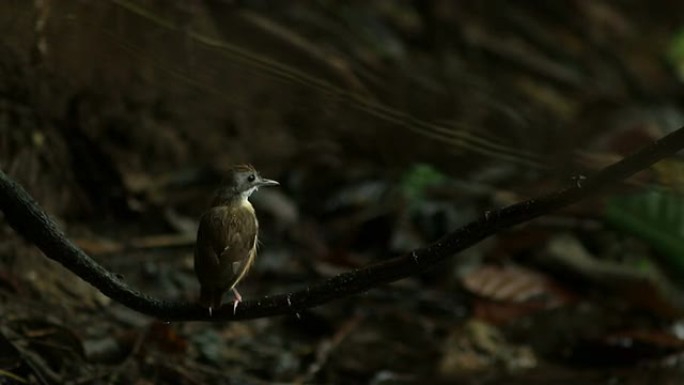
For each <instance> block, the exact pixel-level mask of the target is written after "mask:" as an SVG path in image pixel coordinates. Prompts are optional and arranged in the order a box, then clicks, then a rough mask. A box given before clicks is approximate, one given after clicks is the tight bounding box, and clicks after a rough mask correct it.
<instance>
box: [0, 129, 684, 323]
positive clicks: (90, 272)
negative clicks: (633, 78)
mask: <svg viewBox="0 0 684 385" xmlns="http://www.w3.org/2000/svg"><path fill="white" fill-rule="evenodd" d="M683 147H684V128H680V129H678V130H677V131H674V132H673V133H671V134H669V135H667V136H665V137H663V138H662V139H660V140H658V141H656V142H653V143H652V144H650V145H648V146H646V147H644V148H643V149H641V150H639V151H638V152H636V153H634V154H633V155H630V156H628V157H626V158H624V159H622V160H621V161H619V162H617V163H615V164H612V165H610V166H608V167H606V168H604V169H603V170H601V171H599V172H597V173H596V174H594V175H592V176H589V177H587V178H585V179H578V180H577V181H576V183H575V184H574V185H572V186H569V187H567V188H565V189H562V190H559V191H556V192H553V193H551V194H548V195H544V196H542V197H539V198H534V199H530V200H527V201H524V202H520V203H517V204H514V205H511V206H508V207H505V208H502V209H499V210H492V211H488V212H486V213H484V215H483V216H482V217H480V218H479V219H478V220H476V221H473V222H471V223H469V224H467V225H465V226H463V227H461V228H459V229H457V230H456V231H454V232H452V233H449V234H447V235H445V236H444V237H443V238H441V239H440V240H438V241H437V242H435V243H433V244H431V245H429V246H426V247H424V248H420V249H417V250H414V251H413V252H411V253H409V254H407V255H404V256H402V257H398V258H393V259H390V260H387V261H384V262H380V263H377V264H374V265H371V266H368V267H365V268H361V269H356V270H352V271H350V272H347V273H343V274H340V275H337V276H335V277H332V278H330V279H327V280H325V281H322V282H320V283H317V284H313V285H311V286H308V287H306V288H305V289H303V290H300V291H296V292H293V293H287V294H279V295H273V296H265V297H263V298H259V299H255V300H249V301H245V302H242V303H241V304H240V306H239V307H238V308H237V312H236V313H235V314H233V309H232V307H231V306H224V307H222V308H220V309H218V310H217V311H216V312H214V314H213V316H212V317H210V316H209V314H208V312H207V311H206V309H205V308H203V307H201V306H199V305H197V304H194V303H182V302H173V301H165V300H159V299H156V298H152V297H150V296H148V295H145V294H142V293H140V292H138V291H135V290H133V289H132V288H131V287H129V286H128V285H126V284H125V283H124V282H123V281H122V280H120V279H119V278H117V277H116V276H115V275H114V274H112V273H110V272H108V271H107V270H106V269H105V268H104V267H102V266H100V265H99V264H98V263H97V262H95V261H94V260H93V259H92V258H90V257H89V256H88V255H87V254H86V253H85V252H83V251H82V250H81V249H79V248H78V247H77V246H75V245H74V244H73V243H72V242H71V241H69V239H67V238H66V236H65V235H64V233H62V232H61V231H60V230H59V229H58V228H57V226H56V225H55V223H54V222H53V221H52V220H51V219H50V218H49V217H48V215H47V214H46V213H45V211H43V209H41V208H40V206H38V204H36V202H35V201H34V200H33V199H32V198H31V196H30V195H29V194H28V193H27V192H26V191H25V190H24V189H23V188H22V187H21V186H20V185H19V184H17V183H16V182H14V181H13V180H12V179H11V178H10V177H8V176H7V175H6V174H4V173H3V172H2V171H0V210H2V211H3V212H4V214H5V220H6V221H7V222H8V223H9V224H10V226H12V228H14V230H15V231H16V232H17V233H19V234H20V235H22V236H23V237H24V238H25V239H26V240H28V241H29V242H31V243H33V244H35V245H36V246H38V248H39V249H40V250H41V251H42V252H43V253H44V254H45V256H47V257H48V258H50V259H53V260H55V261H57V262H59V263H61V264H62V265H64V267H66V268H67V269H69V270H71V271H72V272H73V273H74V274H76V275H77V276H79V277H80V278H81V279H83V280H85V281H86V282H88V283H90V284H91V285H93V286H94V287H95V288H97V289H98V290H100V291H101V292H102V293H103V294H105V295H106V296H108V297H110V298H112V299H114V300H116V301H118V302H120V303H121V304H123V305H125V306H127V307H129V308H131V309H133V310H136V311H139V312H141V313H144V314H147V315H150V316H153V317H156V318H160V319H162V320H165V321H233V320H243V319H251V318H259V317H268V316H274V315H282V314H288V313H294V312H297V311H299V310H303V309H306V308H310V307H314V306H318V305H321V304H324V303H327V302H330V301H333V300H335V299H338V298H342V297H345V296H349V295H352V294H357V293H361V292H364V291H367V290H369V289H371V288H373V287H376V286H379V285H381V284H386V283H389V282H393V281H396V280H399V279H402V278H406V277H409V276H411V275H415V274H417V273H419V272H422V271H424V270H427V269H428V268H430V267H432V266H434V265H435V264H437V263H438V262H440V261H442V260H444V259H446V258H448V257H450V256H452V255H454V254H455V253H458V252H460V251H462V250H464V249H466V248H468V247H470V246H472V245H474V244H476V243H477V242H479V241H481V240H482V239H484V238H487V237H489V236H491V235H493V234H495V233H497V232H498V231H500V230H502V229H505V228H508V227H511V226H515V225H518V224H521V223H524V222H526V221H529V220H531V219H533V218H536V217H539V216H541V215H543V214H546V213H549V212H551V211H554V210H557V209H560V208H562V207H565V206H568V205H570V204H572V203H575V202H578V201H580V200H581V199H584V198H585V197H587V196H589V195H591V194H594V193H596V192H598V191H599V190H601V189H603V188H605V187H607V186H609V185H611V184H614V183H616V182H619V181H621V180H623V179H625V178H627V177H629V176H631V175H633V174H635V173H637V172H639V171H641V170H643V169H645V168H647V167H649V166H650V165H652V164H653V163H655V162H657V161H659V160H660V159H663V158H665V157H668V156H671V155H674V154H675V153H677V151H679V150H680V149H682V148H683Z"/></svg>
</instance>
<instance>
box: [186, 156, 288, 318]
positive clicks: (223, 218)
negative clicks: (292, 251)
mask: <svg viewBox="0 0 684 385" xmlns="http://www.w3.org/2000/svg"><path fill="white" fill-rule="evenodd" d="M278 184H279V183H278V182H276V181H274V180H271V179H265V178H262V177H261V176H260V175H259V173H258V172H257V171H256V170H255V169H254V168H253V167H252V166H236V167H233V168H232V169H231V170H230V172H229V173H228V178H227V183H226V185H225V186H223V187H221V188H220V189H219V190H218V191H217V192H216V195H215V197H214V199H213V201H212V204H211V208H210V209H209V210H207V211H206V212H205V213H204V214H203V215H202V217H201V219H200V224H199V229H198V230H197V243H196V244H195V274H196V275H197V279H198V280H199V283H200V303H201V304H202V305H203V306H207V307H209V314H210V315H211V314H212V311H213V309H215V308H218V307H219V306H221V300H222V299H223V295H224V294H225V293H226V292H227V291H228V290H232V291H233V293H234V295H235V301H234V302H233V312H235V310H236V309H237V305H238V303H239V302H240V301H242V296H240V293H238V291H237V290H236V289H235V286H236V285H237V284H238V282H240V280H241V279H242V278H244V276H245V274H247V271H248V270H249V268H250V267H251V265H252V263H253V262H254V257H255V255H256V248H257V238H258V234H259V222H258V221H257V217H256V213H255V212H254V207H253V206H252V204H251V203H249V196H250V195H252V193H254V192H255V191H257V190H258V189H259V187H262V186H276V185H278Z"/></svg>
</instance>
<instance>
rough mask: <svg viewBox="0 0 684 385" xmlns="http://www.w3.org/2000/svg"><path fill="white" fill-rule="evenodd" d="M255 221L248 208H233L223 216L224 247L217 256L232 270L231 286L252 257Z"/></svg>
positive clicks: (242, 274) (254, 240) (247, 267)
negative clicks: (229, 213) (227, 214)
mask: <svg viewBox="0 0 684 385" xmlns="http://www.w3.org/2000/svg"><path fill="white" fill-rule="evenodd" d="M257 226H258V225H257V221H256V217H255V216H254V214H253V213H252V212H250V211H248V210H241V209H237V210H233V211H232V212H231V215H229V216H227V217H225V220H224V228H225V229H226V231H225V233H224V234H223V235H224V237H225V240H224V241H225V244H227V245H228V247H225V248H224V249H223V251H222V252H221V254H220V256H219V260H220V263H221V265H222V266H226V268H229V269H230V270H231V272H232V277H231V282H230V285H231V287H232V286H234V285H235V284H237V282H238V281H239V280H240V279H241V278H242V277H243V276H244V275H245V273H246V271H247V269H249V267H250V265H251V263H252V259H253V257H254V249H255V246H256V237H257V231H258V227H257Z"/></svg>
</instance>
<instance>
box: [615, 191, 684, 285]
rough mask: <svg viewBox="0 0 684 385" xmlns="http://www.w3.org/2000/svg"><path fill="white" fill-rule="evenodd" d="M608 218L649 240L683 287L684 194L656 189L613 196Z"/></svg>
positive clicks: (665, 268) (660, 262)
mask: <svg viewBox="0 0 684 385" xmlns="http://www.w3.org/2000/svg"><path fill="white" fill-rule="evenodd" d="M606 220H607V221H608V222H609V223H610V224H611V225H613V226H615V227H617V228H619V229H621V230H623V231H626V232H628V233H631V234H633V235H635V236H637V237H640V238H642V239H643V240H645V241H646V242H648V243H649V244H650V245H651V246H652V247H653V248H654V249H656V250H657V251H658V253H656V255H655V259H656V260H655V261H654V262H655V263H657V264H658V265H659V266H660V267H661V269H662V270H663V272H664V273H665V274H667V275H668V276H669V277H670V278H671V279H673V280H674V283H676V284H677V285H678V286H680V287H684V197H682V196H681V195H680V194H677V193H676V192H671V191H663V190H656V189H653V190H650V191H646V192H641V193H638V194H631V195H628V196H619V197H613V198H611V199H610V200H609V202H608V207H607V209H606Z"/></svg>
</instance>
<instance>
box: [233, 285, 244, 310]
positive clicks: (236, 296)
mask: <svg viewBox="0 0 684 385" xmlns="http://www.w3.org/2000/svg"><path fill="white" fill-rule="evenodd" d="M233 295H235V301H233V315H235V312H236V311H237V307H238V304H239V303H240V302H242V296H241V295H240V293H238V291H237V289H236V288H234V287H233Z"/></svg>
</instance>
